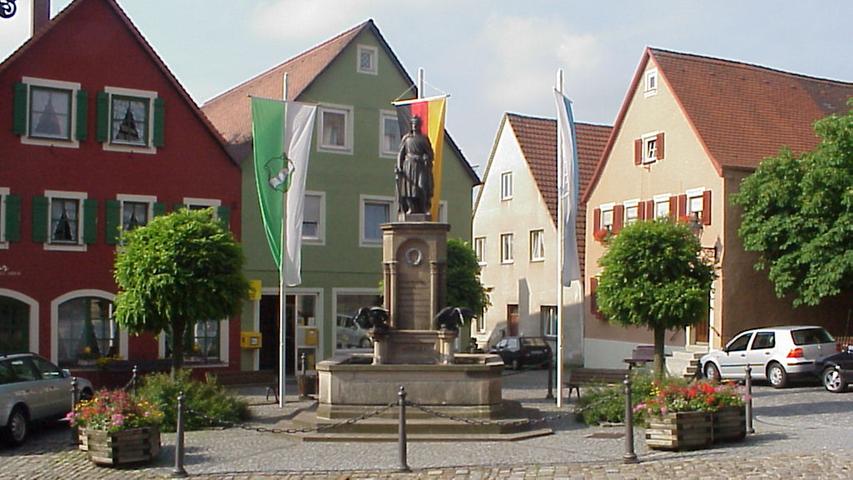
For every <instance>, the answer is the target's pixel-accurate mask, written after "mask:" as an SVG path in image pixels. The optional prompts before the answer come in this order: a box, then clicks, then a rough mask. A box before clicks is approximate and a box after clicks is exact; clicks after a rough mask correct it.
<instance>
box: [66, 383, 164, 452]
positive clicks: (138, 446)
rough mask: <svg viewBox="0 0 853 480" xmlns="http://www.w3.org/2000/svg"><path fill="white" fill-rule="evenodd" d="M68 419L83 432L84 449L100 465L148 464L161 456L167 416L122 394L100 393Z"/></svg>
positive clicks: (113, 392) (82, 442) (81, 440)
mask: <svg viewBox="0 0 853 480" xmlns="http://www.w3.org/2000/svg"><path fill="white" fill-rule="evenodd" d="M67 418H68V420H69V422H70V424H71V426H72V427H75V428H78V429H79V430H80V442H81V444H80V449H81V450H85V451H87V452H88V455H89V459H90V460H92V461H93V462H94V463H96V464H99V465H120V464H126V463H138V462H147V461H150V460H151V459H153V458H155V457H156V456H157V455H158V454H159V453H160V423H161V422H162V421H163V412H161V411H160V409H159V408H157V406H155V405H153V404H151V403H149V402H147V401H144V400H136V399H134V398H133V397H131V396H130V395H129V394H128V393H127V392H124V391H122V390H100V391H98V392H97V393H96V394H95V396H94V397H92V399H91V400H86V401H82V402H80V403H79V404H77V406H76V407H74V410H73V411H71V412H69V413H68V416H67Z"/></svg>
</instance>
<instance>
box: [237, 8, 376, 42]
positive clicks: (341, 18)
mask: <svg viewBox="0 0 853 480" xmlns="http://www.w3.org/2000/svg"><path fill="white" fill-rule="evenodd" d="M390 3H391V2H390V0H347V1H346V2H340V1H335V0H310V1H307V0H271V1H267V2H263V3H260V4H258V5H256V6H255V8H254V9H253V11H252V14H251V17H250V23H251V27H252V30H253V31H254V32H255V33H256V34H257V35H259V36H261V37H266V38H272V39H277V40H294V39H312V40H313V39H316V38H320V37H322V38H325V37H326V36H328V34H329V32H336V31H340V30H343V29H345V28H347V27H350V26H352V25H355V24H357V23H359V22H361V21H364V20H366V19H367V17H366V16H365V12H367V11H369V10H370V8H369V7H376V6H381V5H383V4H390ZM318 27H320V28H318ZM318 30H320V31H318Z"/></svg>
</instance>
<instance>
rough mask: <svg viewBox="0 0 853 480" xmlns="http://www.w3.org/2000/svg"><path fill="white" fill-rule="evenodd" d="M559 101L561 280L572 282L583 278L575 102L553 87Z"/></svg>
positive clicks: (567, 282) (566, 283)
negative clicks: (561, 232) (562, 209)
mask: <svg viewBox="0 0 853 480" xmlns="http://www.w3.org/2000/svg"><path fill="white" fill-rule="evenodd" d="M554 99H555V100H556V101H557V135H559V136H560V142H559V144H560V147H561V148H560V151H559V152H558V157H557V161H558V162H561V164H560V166H561V168H559V169H558V171H559V172H560V173H561V175H562V178H559V179H557V180H558V181H557V188H558V199H557V201H559V202H565V203H564V205H565V209H564V211H563V218H561V219H559V220H560V221H562V222H563V265H562V272H561V273H562V274H561V277H562V284H563V285H565V286H569V285H570V284H571V283H572V281H574V280H580V278H581V273H580V266H579V265H578V241H577V235H576V232H575V225H576V220H577V216H578V183H579V182H578V150H577V141H576V136H575V120H574V118H573V117H572V102H571V101H570V100H569V99H568V98H566V96H565V95H563V94H562V92H560V91H558V90H554Z"/></svg>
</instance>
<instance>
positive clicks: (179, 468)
mask: <svg viewBox="0 0 853 480" xmlns="http://www.w3.org/2000/svg"><path fill="white" fill-rule="evenodd" d="M177 423H178V425H177V428H176V432H175V469H174V470H172V478H186V477H187V476H188V475H187V471H186V470H185V469H184V392H183V391H182V392H180V393H179V394H178V418H177Z"/></svg>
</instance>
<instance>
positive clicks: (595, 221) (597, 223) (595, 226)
mask: <svg viewBox="0 0 853 480" xmlns="http://www.w3.org/2000/svg"><path fill="white" fill-rule="evenodd" d="M599 230H601V209H600V208H596V209H595V211H593V214H592V234H593V235H595V232H597V231H599Z"/></svg>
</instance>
